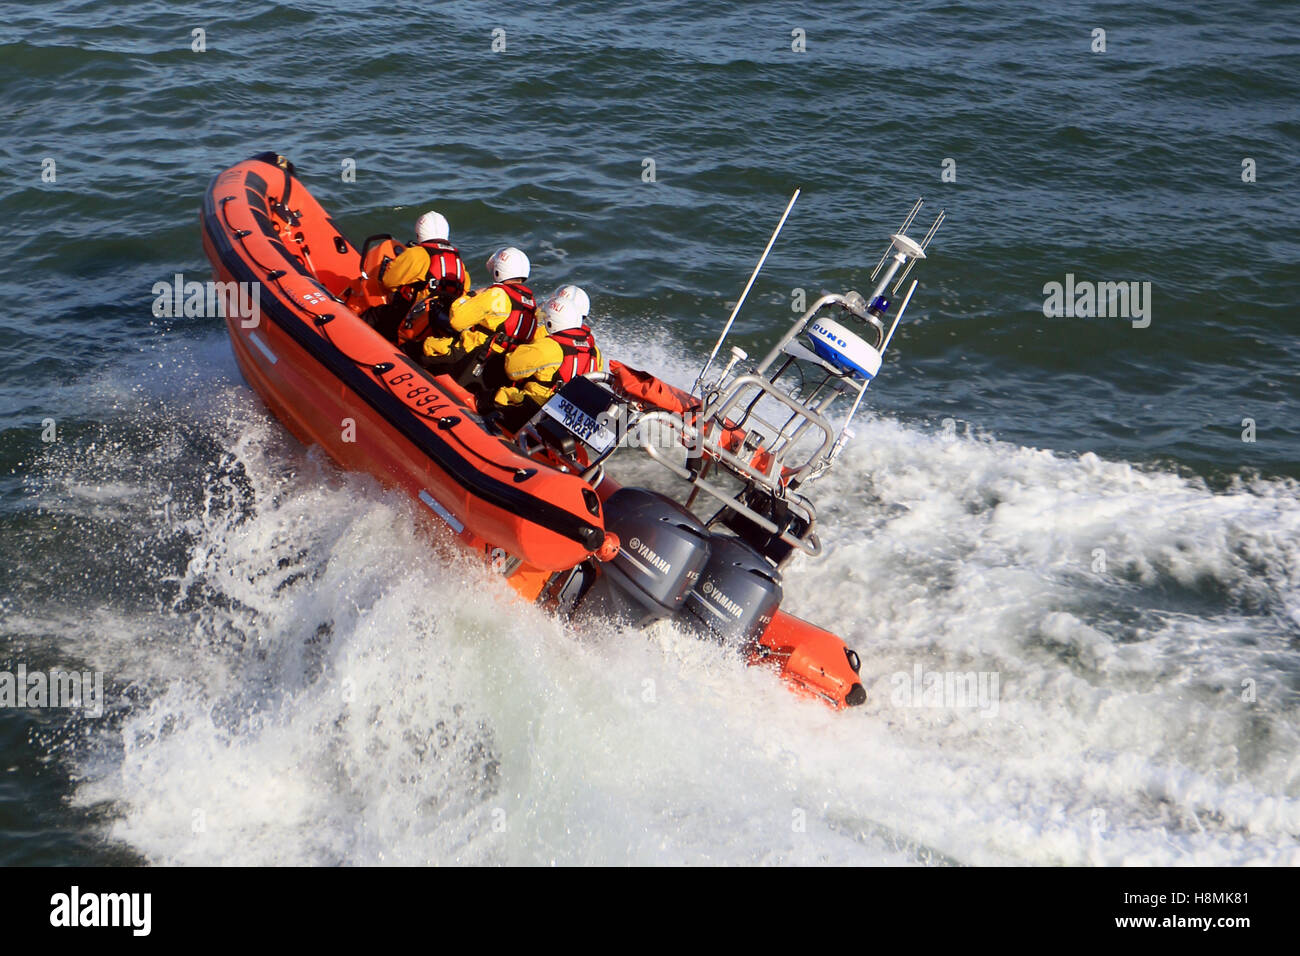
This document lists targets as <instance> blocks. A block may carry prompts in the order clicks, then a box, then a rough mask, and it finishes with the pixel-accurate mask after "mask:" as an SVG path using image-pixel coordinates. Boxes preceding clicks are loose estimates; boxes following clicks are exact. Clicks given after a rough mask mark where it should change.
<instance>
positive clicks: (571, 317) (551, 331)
mask: <svg viewBox="0 0 1300 956" xmlns="http://www.w3.org/2000/svg"><path fill="white" fill-rule="evenodd" d="M590 311H591V300H590V299H589V298H588V297H587V293H586V292H584V291H582V289H580V288H578V287H577V286H576V285H566V286H561V287H560V288H559V289H557V290H555V293H554V294H553V295H552V296H551V297H550V298H549V299H547V300H546V301H545V302H543V303H542V305H541V307H540V308H539V309H538V310H537V317H538V319H539V320H540V322H541V328H539V329H538V330H537V333H536V335H534V336H533V340H532V341H531V342H527V343H525V344H523V345H518V346H516V347H515V348H514V349H513V350H512V351H511V352H510V353H509V354H508V355H506V357H505V373H506V377H507V378H509V379H510V382H511V384H510V385H507V386H504V387H502V388H499V389H497V392H496V394H495V395H494V396H493V400H494V401H495V403H496V404H497V405H498V406H500V407H503V408H509V407H520V406H523V409H522V410H523V411H524V412H526V413H527V414H528V415H529V416H531V414H532V413H533V412H534V411H536V410H537V407H538V406H539V405H544V404H545V403H546V401H547V399H549V398H550V397H551V395H552V394H553V393H554V392H555V390H556V389H557V388H559V387H560V386H561V385H563V384H564V383H565V382H568V381H569V380H570V379H573V378H576V377H577V376H579V375H586V374H587V373H588V372H599V371H604V360H603V359H602V357H601V354H600V349H598V348H597V347H596V339H595V338H594V337H593V336H592V334H591V329H589V328H588V327H587V324H586V323H587V315H588V313H589V312H590Z"/></svg>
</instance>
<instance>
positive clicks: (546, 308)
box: [537, 285, 591, 332]
mask: <svg viewBox="0 0 1300 956" xmlns="http://www.w3.org/2000/svg"><path fill="white" fill-rule="evenodd" d="M590 311H591V299H589V298H588V297H587V293H585V292H583V291H582V290H581V289H579V288H578V287H577V286H576V285H562V286H560V287H559V288H558V289H556V290H555V291H554V292H552V293H551V296H550V298H548V299H547V300H546V301H545V302H543V303H542V304H541V307H540V308H538V310H537V317H538V318H539V319H541V321H542V324H543V325H544V326H546V331H547V332H564V331H567V330H568V329H576V328H577V327H578V326H580V325H582V324H583V323H584V322H586V321H587V313H589V312H590Z"/></svg>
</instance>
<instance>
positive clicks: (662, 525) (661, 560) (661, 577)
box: [580, 488, 709, 626]
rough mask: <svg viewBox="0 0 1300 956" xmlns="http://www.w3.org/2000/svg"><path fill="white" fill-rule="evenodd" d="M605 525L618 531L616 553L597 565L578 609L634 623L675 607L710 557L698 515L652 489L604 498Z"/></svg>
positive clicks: (669, 612) (653, 618)
mask: <svg viewBox="0 0 1300 956" xmlns="http://www.w3.org/2000/svg"><path fill="white" fill-rule="evenodd" d="M605 528H606V530H608V531H612V532H614V533H615V534H616V535H618V538H619V551H618V555H617V556H616V557H615V558H614V559H613V560H612V561H609V562H606V563H605V564H603V565H601V572H602V573H601V575H600V578H599V579H598V580H597V581H596V582H595V583H594V584H593V585H592V587H591V590H590V591H589V592H588V593H587V595H586V596H584V597H583V599H582V602H581V607H580V611H581V612H582V613H584V614H593V613H594V614H603V615H606V616H611V617H621V618H624V619H627V620H629V621H630V622H631V623H632V624H634V625H636V626H641V625H644V624H649V623H650V622H652V621H657V620H660V619H661V618H666V617H671V616H672V615H674V614H676V613H677V612H679V611H680V610H681V609H682V605H683V604H684V603H685V601H686V595H687V594H689V593H690V590H691V588H692V587H694V586H695V583H696V582H697V581H698V580H699V578H700V572H701V570H702V569H703V568H704V565H705V563H706V562H707V561H708V560H709V532H708V531H707V530H706V529H705V527H704V525H703V524H701V523H700V520H699V519H698V518H696V517H695V515H693V514H691V512H689V511H688V510H686V509H685V508H683V507H682V506H681V505H679V504H677V502H675V501H672V500H670V499H668V498H665V497H664V496H663V495H660V494H657V493H656V492H653V491H647V490H646V489H644V488H620V489H619V490H618V491H616V492H614V494H612V495H610V496H609V499H608V500H606V502H605Z"/></svg>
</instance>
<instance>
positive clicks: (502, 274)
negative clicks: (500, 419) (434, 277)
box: [424, 246, 537, 390]
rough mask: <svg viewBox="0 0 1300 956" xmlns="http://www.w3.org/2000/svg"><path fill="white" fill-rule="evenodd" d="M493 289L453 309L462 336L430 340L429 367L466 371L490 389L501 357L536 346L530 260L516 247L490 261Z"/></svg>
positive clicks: (427, 344)
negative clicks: (525, 346) (519, 348)
mask: <svg viewBox="0 0 1300 956" xmlns="http://www.w3.org/2000/svg"><path fill="white" fill-rule="evenodd" d="M487 267H488V273H489V274H490V275H491V276H492V285H490V286H488V287H487V288H485V289H480V290H478V291H477V292H469V293H466V294H465V295H463V296H461V297H460V298H458V299H457V300H456V301H455V302H453V303H452V304H451V313H450V317H449V324H450V326H451V329H452V331H453V332H455V333H459V337H454V336H434V335H431V336H429V338H427V339H425V340H424V358H425V365H426V366H429V367H430V368H434V369H439V370H442V369H446V370H448V371H451V370H453V369H455V370H457V371H458V372H463V371H465V370H466V369H467V368H468V370H469V372H470V375H469V377H470V378H471V379H475V380H477V381H479V382H481V383H483V384H484V385H486V386H487V387H488V388H489V390H491V389H493V388H495V387H496V385H494V384H492V382H493V380H494V379H496V378H501V379H502V381H501V382H499V383H497V384H504V377H503V375H501V374H500V366H501V364H502V363H501V361H500V359H501V357H502V356H503V355H505V354H506V353H508V352H510V351H512V350H513V349H515V348H516V347H517V346H519V345H522V344H524V343H526V342H531V341H532V339H533V335H534V333H535V332H536V331H537V303H536V302H535V301H534V299H533V293H532V290H531V289H529V288H528V286H526V285H524V281H525V280H526V279H527V278H528V272H529V263H528V257H527V256H526V255H524V254H523V252H521V251H520V250H518V249H516V248H515V247H514V246H507V247H506V248H504V249H498V250H497V251H496V252H495V253H493V254H492V257H491V258H490V259H488V261H487Z"/></svg>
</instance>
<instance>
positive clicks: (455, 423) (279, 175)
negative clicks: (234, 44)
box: [202, 155, 605, 571]
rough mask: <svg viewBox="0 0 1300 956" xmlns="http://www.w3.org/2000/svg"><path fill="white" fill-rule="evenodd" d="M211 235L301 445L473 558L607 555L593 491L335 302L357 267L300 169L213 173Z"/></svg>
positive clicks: (216, 262)
mask: <svg viewBox="0 0 1300 956" xmlns="http://www.w3.org/2000/svg"><path fill="white" fill-rule="evenodd" d="M286 198H287V203H286V201H285V200H286ZM202 226H203V244H204V248H205V250H206V251H207V254H208V257H209V259H210V260H211V261H212V266H213V269H214V271H215V272H216V274H217V276H218V278H219V279H220V280H221V281H223V282H240V283H243V282H247V283H257V287H258V289H259V290H260V297H259V300H258V301H259V305H260V316H257V317H256V321H252V320H250V318H249V317H240V316H237V315H230V314H228V315H227V317H226V324H227V328H228V329H229V332H230V338H231V343H232V345H233V348H234V352H235V358H236V360H237V361H238V363H239V367H240V370H241V371H242V372H243V374H244V376H245V378H246V379H247V380H248V382H249V384H250V385H251V386H252V387H253V389H254V390H255V391H256V392H257V393H258V395H260V396H261V397H262V399H263V400H264V401H265V402H266V404H267V405H268V406H269V407H270V409H271V410H272V411H273V412H274V413H275V414H276V415H277V416H278V417H279V418H280V419H281V420H283V421H284V422H285V423H286V424H287V425H288V426H289V428H290V430H291V431H293V433H294V434H295V435H297V436H298V437H299V438H300V439H302V440H303V441H304V442H309V443H313V444H318V445H320V446H321V447H322V448H324V449H325V450H326V451H327V452H328V453H329V454H330V456H331V457H333V458H334V459H335V461H337V462H338V463H339V464H341V465H342V466H343V467H345V468H348V469H355V470H358V471H366V472H369V473H371V474H373V475H375V476H376V477H378V478H379V479H380V480H381V481H383V482H385V483H386V484H389V485H396V486H398V487H401V488H403V489H405V490H406V491H407V492H408V493H409V494H411V495H412V496H413V497H415V498H417V499H418V500H419V501H420V502H422V503H423V504H424V506H425V507H427V508H428V509H429V511H430V512H432V513H433V514H434V515H435V516H436V517H437V519H438V520H439V521H441V522H442V523H443V524H445V525H446V526H447V527H448V528H449V529H450V530H451V532H452V533H453V534H455V535H456V536H458V537H461V538H462V539H464V541H465V543H467V544H470V545H471V546H473V547H476V548H479V547H488V548H500V549H503V550H504V551H505V552H506V553H507V554H508V555H509V556H510V557H512V558H516V559H518V561H519V562H522V563H523V564H526V565H528V566H530V567H532V568H535V569H538V570H543V571H559V570H564V569H567V568H571V567H573V566H574V565H575V564H577V563H579V562H581V561H583V560H585V559H586V558H587V557H589V556H590V555H591V554H592V553H593V552H594V551H596V550H597V549H598V548H599V547H600V546H601V544H602V543H603V541H604V539H605V530H604V521H603V515H602V513H601V506H600V501H599V498H598V496H597V495H596V494H595V492H594V491H593V489H592V488H591V487H590V485H589V484H587V482H585V481H583V480H582V479H581V478H580V477H578V476H577V475H573V474H566V473H563V472H560V471H557V470H554V469H550V468H544V467H539V466H538V465H537V464H536V463H535V462H532V461H530V460H529V459H527V458H524V457H523V456H522V455H520V454H519V453H518V452H517V451H515V450H514V449H513V448H512V447H511V446H510V445H508V444H507V443H506V442H504V441H502V440H500V438H499V437H497V436H494V435H492V434H490V433H489V432H488V431H487V430H486V429H484V428H483V427H482V423H481V421H480V420H479V418H478V416H477V415H476V414H475V413H474V411H473V410H472V409H471V408H469V407H468V406H467V405H466V404H465V402H464V400H463V398H462V397H460V396H458V395H457V394H456V392H455V391H454V390H452V389H450V388H448V387H447V385H446V384H445V383H440V382H439V380H437V379H435V378H433V377H432V376H430V375H429V374H428V373H427V372H425V370H424V369H422V368H421V367H420V366H418V365H417V364H416V363H414V362H413V361H411V360H410V359H409V358H407V356H406V355H404V354H403V353H402V352H401V351H400V350H398V348H397V347H396V346H395V345H394V344H393V343H390V342H388V341H386V340H385V339H384V338H383V337H381V336H380V335H379V334H378V333H377V332H375V330H374V329H372V328H370V326H368V325H367V324H366V323H365V322H364V321H362V320H361V319H360V318H359V317H358V316H357V315H356V314H354V313H353V312H352V311H351V310H350V309H349V308H347V306H346V305H345V304H344V303H343V302H342V301H340V300H339V299H338V298H337V297H336V295H337V294H338V293H341V292H342V290H343V289H345V288H346V287H347V285H348V283H349V282H350V281H351V280H352V279H353V278H354V274H355V273H356V272H357V271H358V270H359V269H360V257H359V255H358V253H357V251H356V249H354V248H353V247H352V245H351V244H350V243H349V242H348V241H347V239H346V238H345V237H344V236H343V235H342V234H341V233H340V232H339V231H338V230H337V228H336V227H335V226H334V223H333V221H332V220H331V219H330V218H329V217H328V216H327V215H326V213H325V211H324V209H322V208H321V206H320V204H319V203H317V202H316V200H315V199H314V198H313V197H312V196H311V194H310V193H308V192H307V190H306V189H305V188H304V187H303V186H302V185H301V184H300V183H298V182H297V181H296V180H295V179H294V178H293V173H292V166H291V165H288V164H286V165H284V166H281V165H277V164H276V162H275V161H274V158H273V157H271V156H269V155H264V156H261V157H255V158H253V159H250V160H247V161H245V162H243V163H239V164H238V165H236V166H233V167H231V168H230V169H228V170H226V171H225V172H223V173H220V174H218V175H217V176H216V177H215V178H214V179H213V181H212V184H211V187H210V188H209V189H208V192H207V195H206V197H205V198H204V203H203V211H202Z"/></svg>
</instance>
